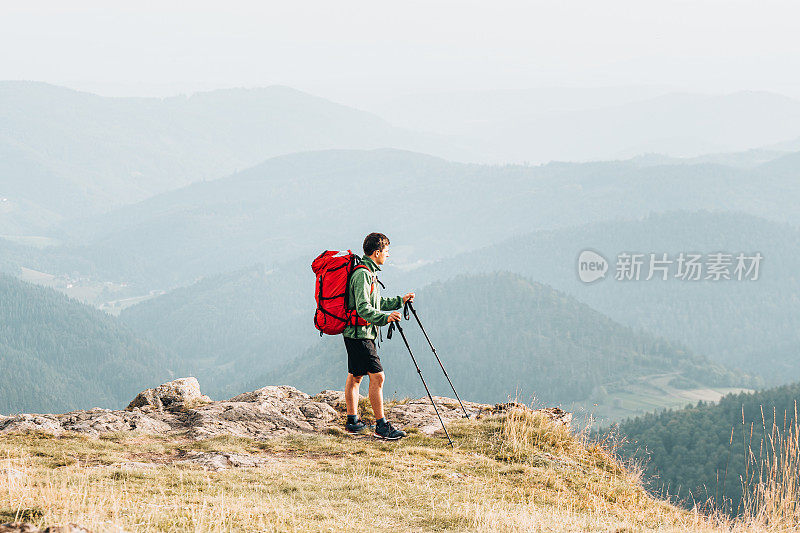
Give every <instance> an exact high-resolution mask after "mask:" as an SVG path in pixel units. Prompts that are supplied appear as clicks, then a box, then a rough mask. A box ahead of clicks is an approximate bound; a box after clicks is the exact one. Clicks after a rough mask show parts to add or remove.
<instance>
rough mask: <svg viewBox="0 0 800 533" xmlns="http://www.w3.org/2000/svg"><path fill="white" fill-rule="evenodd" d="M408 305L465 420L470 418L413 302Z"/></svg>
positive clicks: (407, 303)
mask: <svg viewBox="0 0 800 533" xmlns="http://www.w3.org/2000/svg"><path fill="white" fill-rule="evenodd" d="M406 305H407V306H408V308H409V309H411V312H412V313H413V314H414V318H416V319H417V324H419V328H420V329H421V330H422V334H423V335H425V340H426V341H428V346H430V347H431V350H432V351H433V356H434V357H436V360H437V361H438V362H439V366H440V367H441V368H442V372H444V377H446V378H447V382H448V383H449V384H450V387H451V388H452V389H453V394H455V395H456V399H457V400H458V403H459V404H460V405H461V409H462V410H463V411H464V418H469V414H468V413H467V409H466V408H465V407H464V404H463V403H462V402H461V398H459V396H458V393H457V392H456V387H455V385H453V382H452V381H450V376H448V375H447V370H445V369H444V365H443V364H442V360H441V359H439V354H437V353H436V348H434V347H433V343H432V342H431V339H430V338H429V337H428V332H426V331H425V328H424V327H423V326H422V322H421V321H420V319H419V316H417V310H416V309H414V306H413V305H411V302H406ZM406 318H408V317H406Z"/></svg>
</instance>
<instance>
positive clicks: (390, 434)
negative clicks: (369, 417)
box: [375, 422, 406, 440]
mask: <svg viewBox="0 0 800 533" xmlns="http://www.w3.org/2000/svg"><path fill="white" fill-rule="evenodd" d="M375 436H376V437H380V438H381V439H386V440H397V439H402V438H403V437H405V436H406V432H405V431H403V430H400V429H397V428H394V427H392V425H391V424H390V423H389V422H386V423H384V424H381V425H379V426H375Z"/></svg>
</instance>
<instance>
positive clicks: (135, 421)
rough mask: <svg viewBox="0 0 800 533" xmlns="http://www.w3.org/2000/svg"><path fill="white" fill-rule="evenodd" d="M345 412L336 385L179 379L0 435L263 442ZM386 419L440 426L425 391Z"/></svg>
mask: <svg viewBox="0 0 800 533" xmlns="http://www.w3.org/2000/svg"><path fill="white" fill-rule="evenodd" d="M434 400H435V402H436V405H437V407H438V408H439V413H440V414H441V415H442V418H443V419H444V421H445V423H447V422H448V421H453V420H457V419H459V418H462V417H463V416H464V413H463V411H462V410H461V406H460V405H459V403H458V402H457V401H456V400H453V399H451V398H444V397H440V396H436V397H434ZM464 407H465V408H466V409H467V413H468V414H469V415H470V417H471V418H472V417H479V416H482V415H484V414H488V413H495V412H499V411H503V410H506V409H509V408H514V407H520V408H526V407H524V406H520V405H517V404H497V405H488V404H479V403H472V402H465V403H464ZM540 411H541V412H542V413H545V414H546V415H547V416H548V417H549V418H550V419H551V420H553V421H555V422H557V423H561V424H567V425H568V424H569V423H570V418H571V414H570V413H566V412H564V411H562V410H561V409H558V408H551V409H542V410H540ZM344 412H345V405H344V393H342V392H341V391H323V392H321V393H319V394H318V395H316V396H314V397H313V398H312V397H311V396H309V395H308V394H306V393H304V392H302V391H299V390H297V389H295V388H294V387H288V386H268V387H262V388H260V389H257V390H254V391H251V392H245V393H243V394H239V395H238V396H234V397H233V398H231V399H230V400H225V401H218V402H215V401H211V399H210V398H208V396H205V395H203V394H202V393H201V392H200V386H199V384H198V383H197V380H196V379H195V378H181V379H177V380H175V381H170V382H169V383H164V384H163V385H159V386H158V387H155V388H153V389H147V390H145V391H142V392H141V393H139V394H138V395H137V396H136V398H134V400H133V401H132V402H131V403H130V405H128V407H127V409H126V410H124V411H115V410H110V409H100V408H94V409H89V410H86V411H73V412H70V413H65V414H45V415H38V414H20V415H15V416H0V433H9V432H24V431H43V432H46V433H54V434H59V433H62V432H65V431H74V432H77V433H84V434H88V435H92V436H97V435H101V434H104V433H114V432H120V431H138V432H142V433H151V434H159V435H170V436H181V437H186V438H190V439H195V440H196V439H206V438H210V437H215V436H219V435H236V436H241V437H250V438H254V439H259V440H264V439H268V438H271V437H277V436H281V435H289V434H293V433H313V432H322V431H326V430H327V428H328V427H330V426H334V425H341V421H342V420H341V419H342V418H343V415H344ZM387 417H388V418H389V420H390V421H391V422H392V423H396V424H397V425H398V426H401V427H404V428H417V429H419V431H421V432H422V433H425V434H434V433H436V432H437V431H438V430H439V429H440V428H441V425H440V423H439V420H438V418H437V417H436V412H435V411H434V409H433V406H432V405H431V403H430V400H429V399H428V398H427V397H425V398H420V399H418V400H410V401H407V402H401V403H399V404H396V405H393V406H392V407H391V408H390V409H388V412H387ZM218 455H219V454H218ZM229 455H230V454H229ZM185 460H186V461H188V462H194V463H196V464H200V465H201V466H204V467H207V468H210V469H216V468H218V467H223V466H224V467H227V466H246V464H245V463H246V462H247V460H246V459H242V458H237V457H235V456H233V455H230V456H227V455H226V456H219V457H187V458H185ZM237 461H238V463H237ZM0 533H2V532H0Z"/></svg>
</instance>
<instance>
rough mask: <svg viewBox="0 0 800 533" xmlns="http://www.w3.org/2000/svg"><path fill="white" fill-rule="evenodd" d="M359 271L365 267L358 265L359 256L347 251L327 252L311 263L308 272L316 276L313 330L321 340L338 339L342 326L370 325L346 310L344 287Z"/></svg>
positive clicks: (345, 288) (345, 291) (353, 311)
mask: <svg viewBox="0 0 800 533" xmlns="http://www.w3.org/2000/svg"><path fill="white" fill-rule="evenodd" d="M358 268H367V267H366V265H362V264H360V262H359V258H358V256H357V255H355V254H353V252H351V251H350V250H347V252H337V251H335V250H326V251H324V252H322V253H321V254H319V256H318V257H317V258H316V259H314V261H313V262H312V263H311V270H313V271H314V274H316V275H317V287H316V289H315V290H314V296H315V298H316V299H317V312H316V313H315V314H314V326H316V328H317V329H318V330H319V335H320V337H321V336H322V334H323V333H327V334H328V335H338V334H340V333H341V332H342V331H344V327H345V326H355V325H358V326H367V325H369V322H367V321H366V320H364V319H363V318H361V317H360V316H358V314H357V313H356V311H355V309H348V308H347V283H348V281H349V280H350V275H351V274H352V273H353V272H355V271H356V269H358ZM367 270H369V269H368V268H367ZM371 291H372V287H370V292H371Z"/></svg>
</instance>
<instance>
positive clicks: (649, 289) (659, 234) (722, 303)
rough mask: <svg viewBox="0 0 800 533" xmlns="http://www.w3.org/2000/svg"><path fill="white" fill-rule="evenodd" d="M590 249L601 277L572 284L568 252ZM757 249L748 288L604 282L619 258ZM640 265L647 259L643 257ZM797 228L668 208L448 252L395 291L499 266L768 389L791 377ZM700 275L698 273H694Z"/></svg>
mask: <svg viewBox="0 0 800 533" xmlns="http://www.w3.org/2000/svg"><path fill="white" fill-rule="evenodd" d="M589 248H590V249H594V250H596V251H598V252H600V253H601V254H603V255H604V256H605V258H606V259H607V260H608V261H609V263H610V266H609V271H608V272H607V274H606V279H604V280H601V281H597V282H595V283H592V284H588V285H587V284H585V283H582V282H581V281H580V280H579V278H578V276H577V258H578V254H579V253H580V252H581V251H582V250H585V249H589ZM717 251H723V252H726V253H730V254H736V253H738V252H744V253H746V254H753V253H755V252H759V253H760V254H761V255H762V256H763V260H762V261H761V264H760V267H759V278H758V279H757V280H755V281H752V280H750V281H746V280H743V281H739V280H720V281H713V280H701V281H686V280H680V279H676V278H675V277H674V274H675V273H676V270H677V269H676V265H675V264H673V265H671V270H670V273H669V279H667V280H662V279H660V277H659V276H658V275H656V276H655V277H654V279H651V280H649V281H646V280H645V278H646V277H647V275H648V271H647V265H646V263H645V265H644V267H643V269H642V272H641V276H640V280H639V281H618V280H615V279H614V276H615V273H616V268H615V263H616V258H617V255H618V254H619V253H621V252H628V253H637V252H638V253H643V254H649V253H655V254H657V256H658V257H660V255H661V254H662V253H667V254H669V259H672V260H675V259H676V256H677V254H678V253H680V252H686V253H689V252H695V253H702V254H710V253H714V252H717ZM645 258H646V259H649V255H646V256H645ZM798 264H800V230H798V229H797V227H794V226H791V225H787V224H778V223H775V222H772V221H769V220H765V219H762V218H759V217H753V216H750V215H747V214H744V213H738V212H719V211H714V212H708V211H676V212H668V213H659V214H652V215H649V216H647V217H643V218H640V219H635V218H632V219H628V220H616V221H605V222H600V223H595V224H588V225H583V226H577V227H573V228H566V229H563V230H553V231H537V232H533V233H528V234H525V235H520V236H516V237H513V238H510V239H507V240H504V241H502V242H499V243H497V244H496V245H494V246H490V247H487V248H484V249H480V250H476V251H473V252H467V253H464V254H460V255H456V256H455V257H452V258H450V259H446V260H442V261H440V262H438V263H436V264H432V265H428V266H424V267H422V268H419V269H417V270H414V271H411V272H409V273H408V274H407V275H405V276H403V279H401V280H400V283H401V284H405V285H417V284H418V283H422V282H423V281H424V282H430V281H431V280H446V279H448V278H450V277H451V276H453V275H455V274H459V273H476V272H491V271H493V270H498V269H503V270H509V271H512V272H517V273H519V274H522V275H525V276H529V277H531V278H532V279H535V280H537V281H541V282H543V283H548V284H550V285H552V286H553V287H555V288H557V289H559V290H562V291H564V292H566V293H568V294H570V295H571V296H573V297H575V298H577V299H578V300H580V301H582V302H585V303H587V304H588V305H590V306H591V307H593V308H595V309H597V310H598V311H600V312H602V313H604V314H606V315H608V316H609V317H611V318H612V319H614V320H616V321H618V322H621V323H623V324H627V325H630V326H632V327H639V328H643V329H645V330H647V331H651V332H653V333H655V334H657V335H659V336H662V337H664V338H667V339H670V340H671V341H674V342H677V343H680V344H683V345H685V346H687V347H689V348H690V349H691V350H692V352H694V353H698V354H703V355H705V356H708V357H709V358H711V359H713V360H715V361H717V362H719V363H721V364H723V365H725V366H728V367H740V368H742V369H744V370H745V371H746V372H748V373H751V374H756V375H760V376H763V377H764V379H765V380H766V381H767V382H768V383H773V384H776V385H777V384H781V383H786V382H789V381H792V380H795V379H800V367H798V365H797V364H796V357H797V347H798V346H800V298H798V294H800V278H798V276H797V272H796V267H795V265H798ZM703 275H704V276H705V275H706V274H705V273H704V274H703Z"/></svg>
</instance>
